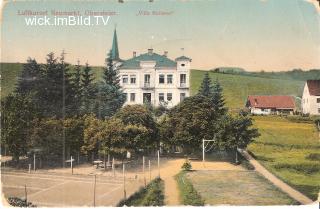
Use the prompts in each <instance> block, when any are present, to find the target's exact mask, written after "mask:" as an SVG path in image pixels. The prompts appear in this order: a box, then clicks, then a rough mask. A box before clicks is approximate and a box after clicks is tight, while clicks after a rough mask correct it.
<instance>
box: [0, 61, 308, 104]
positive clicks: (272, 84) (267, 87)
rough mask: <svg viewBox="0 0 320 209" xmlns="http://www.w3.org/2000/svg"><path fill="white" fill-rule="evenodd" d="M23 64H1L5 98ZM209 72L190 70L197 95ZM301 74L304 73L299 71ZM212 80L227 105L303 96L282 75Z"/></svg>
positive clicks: (229, 76)
mask: <svg viewBox="0 0 320 209" xmlns="http://www.w3.org/2000/svg"><path fill="white" fill-rule="evenodd" d="M21 68H22V64H21V63H1V76H2V77H1V96H2V97H5V96H6V95H8V94H9V93H10V92H12V91H13V90H14V87H15V84H16V81H17V77H18V76H19V74H20V72H21ZM92 68H93V72H94V74H95V77H96V78H100V77H101V75H102V67H92ZM205 72H206V71H200V70H192V71H191V93H192V94H195V93H196V92H197V89H198V88H199V86H200V83H201V81H202V78H203V76H204V73H205ZM300 73H301V72H300ZM209 74H210V77H211V78H212V80H216V79H218V80H219V81H220V83H221V84H222V87H223V88H224V95H225V98H226V102H227V106H228V107H230V108H232V109H233V108H243V106H244V104H245V101H246V98H247V96H248V95H249V94H257V95H269V94H279V95H280V94H281V95H292V96H299V97H301V94H302V89H303V85H304V81H301V80H295V79H290V77H285V78H286V79H284V75H286V74H283V75H282V77H281V78H282V79H278V78H267V77H261V76H253V75H246V74H244V75H242V74H228V73H214V72H210V73H209Z"/></svg>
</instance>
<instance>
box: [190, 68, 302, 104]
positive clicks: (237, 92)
mask: <svg viewBox="0 0 320 209" xmlns="http://www.w3.org/2000/svg"><path fill="white" fill-rule="evenodd" d="M205 73H206V71H201V70H192V71H191V94H195V93H196V92H197V90H198V88H199V86H200V84H201V81H202V78H203V76H204V74H205ZM209 75H210V78H211V79H212V81H215V80H218V81H219V82H220V83H221V85H222V87H223V89H224V91H223V92H224V96H225V99H226V104H227V106H228V107H229V108H232V109H238V108H243V107H244V105H245V102H246V98H247V96H248V95H270V94H274V95H292V96H298V97H301V95H302V90H303V86H304V81H298V80H289V79H287V80H282V79H275V78H262V77H254V76H247V75H235V74H223V73H214V72H210V73H209Z"/></svg>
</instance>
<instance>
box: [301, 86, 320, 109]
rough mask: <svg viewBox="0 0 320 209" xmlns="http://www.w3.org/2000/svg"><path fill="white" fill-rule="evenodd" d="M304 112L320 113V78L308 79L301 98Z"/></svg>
mask: <svg viewBox="0 0 320 209" xmlns="http://www.w3.org/2000/svg"><path fill="white" fill-rule="evenodd" d="M301 107H302V113H303V114H310V115H320V80H308V81H307V82H306V83H305V85H304V89H303V95H302V100H301Z"/></svg>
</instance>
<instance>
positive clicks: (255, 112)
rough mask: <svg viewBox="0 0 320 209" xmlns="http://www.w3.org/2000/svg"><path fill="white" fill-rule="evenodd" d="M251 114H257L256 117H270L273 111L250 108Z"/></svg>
mask: <svg viewBox="0 0 320 209" xmlns="http://www.w3.org/2000/svg"><path fill="white" fill-rule="evenodd" d="M250 112H251V114H255V115H270V114H271V109H263V110H262V109H260V108H255V107H252V108H250Z"/></svg>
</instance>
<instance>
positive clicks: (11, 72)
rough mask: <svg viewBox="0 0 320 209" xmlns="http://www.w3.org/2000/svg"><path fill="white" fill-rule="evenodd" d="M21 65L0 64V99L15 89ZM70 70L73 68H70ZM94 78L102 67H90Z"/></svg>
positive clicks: (100, 71)
mask: <svg viewBox="0 0 320 209" xmlns="http://www.w3.org/2000/svg"><path fill="white" fill-rule="evenodd" d="M22 65H23V63H1V64H0V70H1V97H5V96H7V95H8V94H9V93H10V92H12V91H13V90H14V88H15V85H16V82H17V78H18V76H19V74H20V72H21V70H22ZM71 67H72V68H73V67H74V66H71ZM92 71H93V73H94V75H95V77H96V78H100V77H101V76H102V67H96V66H93V67H92Z"/></svg>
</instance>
